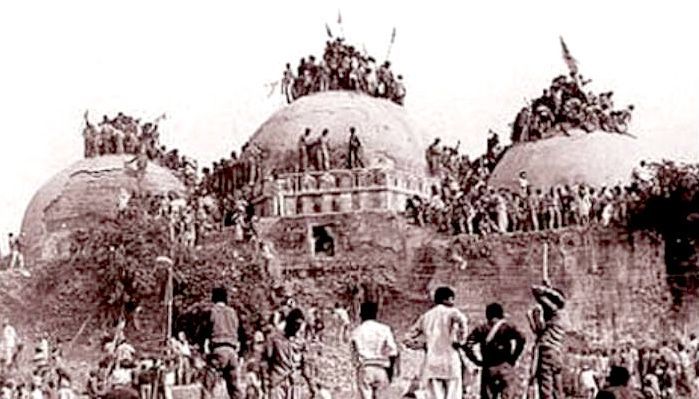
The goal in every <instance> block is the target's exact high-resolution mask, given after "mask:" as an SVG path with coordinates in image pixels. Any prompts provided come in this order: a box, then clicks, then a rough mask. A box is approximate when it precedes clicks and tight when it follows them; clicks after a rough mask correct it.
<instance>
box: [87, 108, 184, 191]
mask: <svg viewBox="0 0 699 399" xmlns="http://www.w3.org/2000/svg"><path fill="white" fill-rule="evenodd" d="M164 118H165V115H164V114H163V115H161V116H159V117H157V118H156V119H155V120H154V121H152V122H146V123H143V124H141V120H140V119H137V118H134V117H132V116H129V115H125V114H124V113H122V112H119V113H118V114H117V116H116V117H114V118H112V119H110V118H109V117H108V116H107V115H104V116H103V117H102V121H101V122H100V123H98V124H97V125H95V124H93V123H92V122H90V119H89V118H88V114H87V111H85V115H84V119H85V128H84V129H83V140H84V150H85V154H84V155H85V158H92V157H97V156H101V155H110V154H131V155H135V157H134V159H133V160H132V161H130V162H129V163H134V162H135V163H137V165H136V166H137V168H138V169H143V168H145V167H146V164H147V161H152V162H155V163H156V164H158V165H160V166H162V167H165V168H168V169H170V170H172V171H173V172H174V173H175V175H176V176H177V177H178V178H180V179H181V180H182V181H183V182H184V183H185V185H187V186H188V187H191V186H193V185H194V184H195V183H196V179H197V162H196V160H195V159H193V158H191V157H187V156H184V155H181V154H180V153H179V151H178V150H177V149H171V150H168V148H167V147H166V146H165V145H162V144H161V143H160V132H159V131H158V124H159V123H160V121H161V120H162V119H164Z"/></svg>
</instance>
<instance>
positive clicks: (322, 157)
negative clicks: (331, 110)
mask: <svg viewBox="0 0 699 399" xmlns="http://www.w3.org/2000/svg"><path fill="white" fill-rule="evenodd" d="M329 133H330V132H329V131H328V129H323V133H322V134H321V135H320V137H319V138H318V142H317V143H318V151H317V152H316V157H317V158H316V161H317V166H318V169H320V170H329V169H330V149H329V148H328V134H329Z"/></svg>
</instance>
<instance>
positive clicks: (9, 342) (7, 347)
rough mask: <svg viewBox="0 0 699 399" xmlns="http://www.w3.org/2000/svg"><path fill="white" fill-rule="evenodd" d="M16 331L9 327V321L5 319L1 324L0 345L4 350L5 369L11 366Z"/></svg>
mask: <svg viewBox="0 0 699 399" xmlns="http://www.w3.org/2000/svg"><path fill="white" fill-rule="evenodd" d="M17 341H18V337H17V330H15V328H14V327H12V325H10V320H9V319H7V318H5V320H3V323H2V344H3V349H4V353H3V355H4V358H5V368H9V367H11V366H12V362H13V360H14V357H15V350H16V348H17V343H18V342H17Z"/></svg>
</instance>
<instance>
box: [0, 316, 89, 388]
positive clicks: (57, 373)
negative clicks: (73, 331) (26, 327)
mask: <svg viewBox="0 0 699 399" xmlns="http://www.w3.org/2000/svg"><path fill="white" fill-rule="evenodd" d="M0 344H1V345H0V346H1V347H2V352H1V355H0V362H1V364H0V397H1V398H2V399H29V398H31V399H44V398H48V399H53V398H57V399H77V398H78V396H77V394H76V391H75V387H74V383H73V382H72V380H71V376H70V374H69V373H68V372H67V371H66V367H65V364H64V361H63V354H62V343H61V342H54V341H53V340H52V338H51V336H50V335H49V333H48V332H44V333H43V334H42V335H41V336H40V337H39V338H38V339H37V343H36V346H35V347H34V352H33V356H32V358H31V365H30V366H29V367H30V369H31V370H30V371H31V373H30V375H27V374H26V373H24V372H23V370H20V367H19V364H18V363H19V362H18V358H19V356H20V354H21V352H22V350H23V349H24V345H25V343H24V342H23V339H22V337H21V336H20V334H19V333H18V332H17V330H16V329H15V328H14V327H13V326H12V325H11V324H10V322H9V320H8V319H5V320H4V321H3V330H2V336H1V337H0Z"/></svg>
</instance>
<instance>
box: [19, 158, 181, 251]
mask: <svg viewBox="0 0 699 399" xmlns="http://www.w3.org/2000/svg"><path fill="white" fill-rule="evenodd" d="M131 159H133V155H106V156H100V157H95V158H86V159H82V160H80V161H78V162H76V163H74V164H73V165H71V166H70V167H68V168H66V169H64V170H63V171H61V172H60V173H58V174H56V175H55V176H54V177H52V178H51V180H49V181H48V182H47V183H46V184H44V185H43V187H41V189H39V191H37V192H36V194H34V197H33V198H32V200H31V202H30V203H29V206H28V207H27V210H26V211H25V213H24V219H23V220H22V230H21V241H22V243H23V245H24V255H25V257H26V258H27V260H28V261H29V262H34V261H38V260H50V259H54V258H57V257H59V256H61V254H63V253H65V251H66V250H67V249H68V245H69V243H68V238H69V236H70V233H71V232H72V231H74V230H75V229H79V228H85V227H89V226H90V225H91V224H92V223H94V222H95V221H99V220H100V219H102V218H104V217H112V216H114V215H115V214H116V209H117V199H118V196H119V193H120V192H122V189H124V190H126V191H128V192H134V191H137V190H139V189H140V191H141V192H149V193H151V194H167V193H168V192H170V191H174V192H176V193H178V194H180V195H182V194H183V193H184V192H185V189H184V185H183V184H182V182H181V181H180V180H179V179H178V178H177V177H175V175H173V174H172V172H171V171H170V170H168V169H166V168H163V167H161V166H159V165H156V164H154V163H150V162H149V163H148V166H147V167H146V171H145V175H144V177H143V179H142V180H141V182H140V184H139V181H138V179H137V178H136V176H135V173H132V172H130V171H129V170H127V169H126V168H125V163H126V162H128V161H130V160H131ZM134 166H135V165H134Z"/></svg>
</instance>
